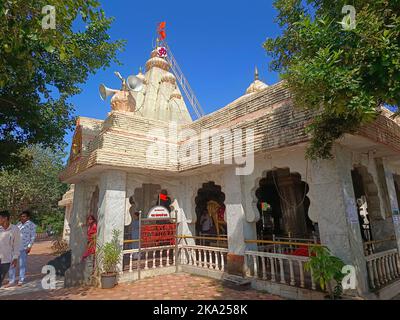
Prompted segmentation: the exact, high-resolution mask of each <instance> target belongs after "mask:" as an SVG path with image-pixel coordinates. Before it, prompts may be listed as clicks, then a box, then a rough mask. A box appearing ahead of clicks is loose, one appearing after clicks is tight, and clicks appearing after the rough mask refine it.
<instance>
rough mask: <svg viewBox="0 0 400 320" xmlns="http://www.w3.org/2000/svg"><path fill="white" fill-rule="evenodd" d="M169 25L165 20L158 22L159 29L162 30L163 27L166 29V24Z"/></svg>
mask: <svg viewBox="0 0 400 320" xmlns="http://www.w3.org/2000/svg"><path fill="white" fill-rule="evenodd" d="M166 25H167V23H166V22H165V21H163V22H160V23H159V24H158V31H160V30H162V29H165V26H166Z"/></svg>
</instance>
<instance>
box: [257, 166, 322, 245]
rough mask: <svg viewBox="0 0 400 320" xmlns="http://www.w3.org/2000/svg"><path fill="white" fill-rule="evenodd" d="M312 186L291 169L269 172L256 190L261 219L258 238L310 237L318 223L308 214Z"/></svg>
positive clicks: (313, 234) (258, 224)
mask: <svg viewBox="0 0 400 320" xmlns="http://www.w3.org/2000/svg"><path fill="white" fill-rule="evenodd" d="M308 192H309V186H308V184H307V183H306V182H305V181H302V179H301V175H300V174H299V173H297V172H290V169H289V168H276V169H273V170H270V171H267V172H266V173H265V174H264V177H263V178H261V179H260V180H259V183H258V188H257V189H256V191H255V195H256V198H257V209H258V211H259V213H260V220H259V221H258V222H257V238H258V239H265V240H267V239H272V238H273V235H274V236H278V237H297V238H306V239H311V238H313V237H314V236H315V235H316V234H315V232H316V229H315V224H314V223H313V222H312V221H311V219H310V218H309V217H308V209H309V207H310V199H309V198H308V197H307V193H308Z"/></svg>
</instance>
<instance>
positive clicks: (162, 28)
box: [157, 21, 167, 41]
mask: <svg viewBox="0 0 400 320" xmlns="http://www.w3.org/2000/svg"><path fill="white" fill-rule="evenodd" d="M166 25H167V23H166V22H165V21H163V22H160V23H159V24H158V28H157V33H158V36H159V40H161V41H162V40H164V39H165V38H166V37H167V34H166V32H165V27H166Z"/></svg>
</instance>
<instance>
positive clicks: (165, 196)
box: [160, 193, 168, 201]
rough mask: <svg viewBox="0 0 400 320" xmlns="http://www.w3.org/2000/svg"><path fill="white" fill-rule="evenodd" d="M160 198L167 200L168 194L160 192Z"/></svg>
mask: <svg viewBox="0 0 400 320" xmlns="http://www.w3.org/2000/svg"><path fill="white" fill-rule="evenodd" d="M160 200H162V201H167V200H168V196H167V195H166V194H162V193H160Z"/></svg>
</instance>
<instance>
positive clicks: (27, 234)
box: [8, 210, 36, 286]
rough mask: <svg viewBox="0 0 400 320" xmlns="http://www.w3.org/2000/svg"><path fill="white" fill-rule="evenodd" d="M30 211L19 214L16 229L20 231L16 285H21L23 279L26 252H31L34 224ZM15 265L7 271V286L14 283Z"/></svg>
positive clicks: (26, 257) (33, 240) (34, 232)
mask: <svg viewBox="0 0 400 320" xmlns="http://www.w3.org/2000/svg"><path fill="white" fill-rule="evenodd" d="M30 219H31V213H30V212H29V211H28V210H25V211H23V212H22V213H21V214H20V216H19V221H20V222H19V223H18V224H17V227H18V229H19V230H20V232H21V240H22V241H21V249H20V253H19V281H18V285H19V286H22V285H23V284H24V281H25V272H26V261H27V259H28V254H29V253H30V252H31V249H32V246H33V243H34V242H35V238H36V225H35V224H34V223H33V222H32V221H31V220H30ZM16 270H17V268H16V267H13V266H11V268H10V272H9V273H8V279H9V283H8V286H12V285H14V284H15V275H16Z"/></svg>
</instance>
